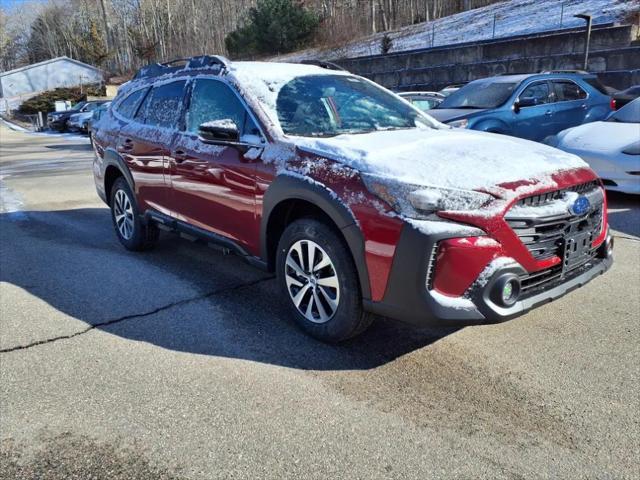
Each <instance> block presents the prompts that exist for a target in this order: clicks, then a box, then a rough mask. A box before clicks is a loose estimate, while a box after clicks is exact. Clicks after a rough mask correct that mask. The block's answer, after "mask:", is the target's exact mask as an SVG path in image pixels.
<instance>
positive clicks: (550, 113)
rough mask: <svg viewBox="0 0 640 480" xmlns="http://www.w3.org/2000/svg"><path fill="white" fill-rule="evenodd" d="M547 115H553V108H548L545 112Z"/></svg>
mask: <svg viewBox="0 0 640 480" xmlns="http://www.w3.org/2000/svg"><path fill="white" fill-rule="evenodd" d="M544 114H545V115H549V116H550V115H553V112H552V111H551V110H547V111H546V112H544Z"/></svg>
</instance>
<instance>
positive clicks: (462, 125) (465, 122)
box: [447, 118, 469, 128]
mask: <svg viewBox="0 0 640 480" xmlns="http://www.w3.org/2000/svg"><path fill="white" fill-rule="evenodd" d="M447 125H449V126H450V127H454V128H467V125H469V120H467V119H466V118H463V119H462V120H454V121H453V122H448V123H447Z"/></svg>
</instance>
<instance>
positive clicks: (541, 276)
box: [520, 248, 597, 299]
mask: <svg viewBox="0 0 640 480" xmlns="http://www.w3.org/2000/svg"><path fill="white" fill-rule="evenodd" d="M596 256H597V249H595V248H594V249H593V250H591V251H590V252H589V254H588V256H586V257H585V258H584V259H583V260H582V261H581V262H579V263H576V264H574V265H572V266H571V267H569V268H566V267H565V268H563V266H562V265H556V266H555V267H551V268H547V269H545V270H541V271H538V272H533V273H527V274H524V275H521V276H520V285H521V287H520V291H521V298H522V299H526V298H529V297H532V296H534V295H536V294H538V293H540V292H541V291H543V290H545V289H548V288H550V287H553V286H555V285H556V284H560V283H562V282H564V281H567V280H569V279H570V278H572V277H575V276H577V275H580V274H581V273H582V272H583V271H585V270H587V269H589V268H590V267H591V266H592V263H593V261H594V260H595V258H596Z"/></svg>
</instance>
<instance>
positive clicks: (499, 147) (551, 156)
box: [292, 128, 588, 189]
mask: <svg viewBox="0 0 640 480" xmlns="http://www.w3.org/2000/svg"><path fill="white" fill-rule="evenodd" d="M292 139H293V137H292ZM295 143H296V145H297V146H298V147H300V148H303V149H306V150H308V151H310V152H312V153H315V154H318V155H322V156H325V157H327V158H331V159H334V160H336V161H339V162H341V163H343V164H345V165H348V166H351V167H353V168H355V169H357V170H359V171H361V172H365V173H370V174H374V175H380V176H386V177H393V178H395V179H398V180H401V181H403V182H407V183H412V184H416V185H434V186H439V187H452V188H463V189H489V188H492V187H496V186H498V185H501V184H506V183H511V182H519V181H532V182H536V181H538V180H544V181H548V179H549V178H550V177H551V175H553V174H555V173H558V172H561V171H564V170H573V169H579V168H588V165H587V164H586V163H585V162H583V161H582V160H581V159H580V158H579V157H577V156H575V155H572V154H569V153H565V152H562V151H560V150H558V149H555V148H552V147H548V146H546V145H542V144H540V143H535V142H530V141H528V140H522V139H519V138H515V137H508V136H505V135H497V134H492V133H485V132H477V131H471V130H463V129H456V128H447V129H411V130H394V131H380V132H372V133H366V134H361V135H339V136H336V137H332V138H322V139H320V138H307V137H295Z"/></svg>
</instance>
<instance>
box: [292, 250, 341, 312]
mask: <svg viewBox="0 0 640 480" xmlns="http://www.w3.org/2000/svg"><path fill="white" fill-rule="evenodd" d="M285 281H286V284H287V291H288V292H289V296H290V297H291V301H292V302H293V304H294V305H295V307H296V308H297V309H298V311H299V312H300V314H301V315H303V316H304V317H305V318H306V319H307V320H309V321H311V322H313V323H325V322H328V321H329V320H331V318H332V317H333V316H334V315H335V313H336V310H337V309H338V304H339V303H340V283H339V281H338V272H337V270H336V267H335V265H334V263H333V262H332V260H331V258H330V257H329V255H328V254H327V252H326V251H325V250H324V249H323V248H322V247H321V246H320V245H318V244H317V243H315V242H313V241H311V240H299V241H297V242H295V243H294V244H293V245H291V247H290V248H289V251H288V252H287V260H286V263H285Z"/></svg>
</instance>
